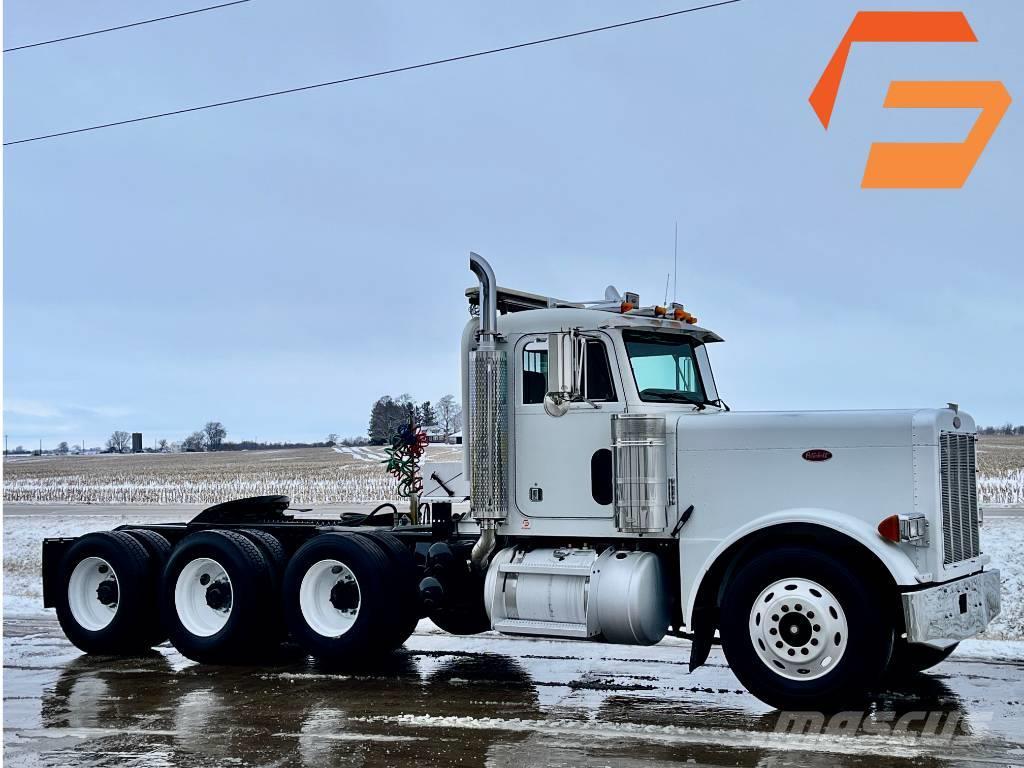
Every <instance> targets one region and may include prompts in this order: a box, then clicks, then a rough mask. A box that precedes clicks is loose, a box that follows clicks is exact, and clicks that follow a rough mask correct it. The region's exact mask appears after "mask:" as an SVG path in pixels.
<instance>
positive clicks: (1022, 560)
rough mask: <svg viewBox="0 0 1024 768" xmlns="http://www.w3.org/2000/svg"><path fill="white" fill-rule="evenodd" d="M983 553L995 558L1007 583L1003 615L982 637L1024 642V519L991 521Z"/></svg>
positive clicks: (985, 528)
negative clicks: (1023, 640)
mask: <svg viewBox="0 0 1024 768" xmlns="http://www.w3.org/2000/svg"><path fill="white" fill-rule="evenodd" d="M981 549H982V551H983V552H985V553H986V554H988V555H990V556H991V557H992V562H991V563H990V564H989V567H991V568H998V569H999V572H1000V576H1001V577H1002V582H1003V591H1002V611H1001V612H1000V614H999V615H998V616H997V617H996V618H995V620H994V621H993V622H992V623H991V624H989V627H988V632H986V633H985V634H984V635H982V637H983V638H986V639H989V640H1022V639H1024V517H991V516H990V517H987V518H986V519H985V524H984V525H983V526H982V528H981Z"/></svg>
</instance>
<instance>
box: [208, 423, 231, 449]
mask: <svg viewBox="0 0 1024 768" xmlns="http://www.w3.org/2000/svg"><path fill="white" fill-rule="evenodd" d="M203 434H204V435H206V447H207V448H208V449H209V450H211V451H216V450H217V449H218V448H220V444H221V443H222V442H224V438H225V437H227V436H228V431H227V430H226V429H224V425H223V424H221V423H220V422H219V421H208V422H206V426H205V427H203Z"/></svg>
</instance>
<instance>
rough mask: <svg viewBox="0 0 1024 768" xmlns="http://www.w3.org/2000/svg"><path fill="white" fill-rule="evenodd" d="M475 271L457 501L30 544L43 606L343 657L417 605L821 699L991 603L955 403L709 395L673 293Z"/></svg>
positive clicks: (200, 522)
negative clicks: (810, 408)
mask: <svg viewBox="0 0 1024 768" xmlns="http://www.w3.org/2000/svg"><path fill="white" fill-rule="evenodd" d="M470 268H471V269H472V271H473V272H474V273H475V274H476V275H477V277H478V280H479V284H478V286H477V287H475V288H473V289H470V290H469V291H467V296H468V298H469V303H470V309H471V314H473V315H475V316H474V317H471V319H470V322H469V323H468V325H467V326H466V329H465V332H464V333H463V336H462V364H463V370H462V396H463V404H464V413H465V414H466V418H465V424H464V429H463V434H464V446H465V450H464V459H463V466H462V467H461V468H458V471H455V472H450V473H449V474H448V476H447V482H442V483H441V484H442V485H443V486H444V487H445V488H446V489H447V490H448V492H449V493H451V494H453V495H454V494H455V491H454V490H452V488H453V487H454V486H456V485H458V484H459V483H466V488H467V489H468V495H469V500H470V505H469V510H468V513H465V512H459V511H455V508H454V507H453V505H452V504H451V502H450V501H443V500H442V501H434V502H432V503H431V504H430V505H429V507H430V508H429V510H427V509H423V510H422V513H418V512H417V507H416V505H415V504H414V505H413V506H412V508H411V510H410V513H409V514H399V513H398V510H397V509H395V510H394V512H392V513H385V514H379V513H378V512H377V511H375V512H374V513H371V514H367V515H347V516H343V517H342V519H338V520H324V519H314V518H309V517H306V518H304V517H301V516H297V515H296V514H292V513H290V512H289V500H288V499H287V497H283V496H272V497H258V498H254V499H239V500H234V501H228V502H225V503H222V504H218V505H216V506H213V507H210V508H209V509H206V510H204V511H203V512H202V513H200V514H199V515H198V516H196V517H195V518H194V519H193V520H191V521H189V522H187V523H177V524H160V525H128V526H122V527H120V528H118V529H117V530H115V531H110V532H100V533H91V534H87V535H85V536H82V537H80V538H77V539H69V538H62V539H47V540H46V541H44V543H43V580H44V590H43V591H44V603H45V605H46V606H48V607H55V608H56V609H57V615H58V617H59V620H60V623H61V626H62V628H63V629H64V631H65V633H66V634H67V636H68V638H69V639H70V640H71V641H72V642H73V643H74V644H75V645H77V646H78V647H79V648H81V649H82V650H84V651H86V652H91V653H102V654H130V653H135V652H138V651H140V650H143V649H147V648H149V647H150V646H152V645H154V644H157V643H160V642H162V641H164V640H166V639H168V638H169V639H170V641H171V642H172V643H173V644H174V646H175V647H176V648H177V649H178V650H179V651H180V652H181V653H182V654H184V655H185V656H187V657H189V658H192V659H195V660H197V661H200V662H210V663H226V662H258V661H260V660H261V659H263V658H266V657H267V656H268V654H269V653H270V652H271V651H272V650H273V649H274V648H275V647H277V646H279V645H280V644H281V643H282V642H285V641H290V642H293V643H297V644H298V645H300V646H301V647H302V648H304V649H305V650H306V651H307V652H308V653H309V654H311V655H313V656H315V657H317V658H319V659H320V660H321V661H323V662H326V663H333V664H340V665H352V664H358V663H359V661H360V660H362V659H365V658H366V657H367V656H368V655H371V654H380V653H387V652H390V651H392V650H393V649H395V648H397V647H398V646H400V645H401V644H402V643H403V642H404V641H405V640H406V639H407V638H408V637H409V635H410V634H411V632H412V631H413V628H414V627H415V626H416V623H417V621H418V620H419V619H421V618H422V617H424V616H428V617H430V618H431V619H432V620H433V621H434V622H435V623H436V624H437V625H438V626H440V627H441V628H442V629H444V630H447V631H450V632H452V633H455V634H470V633H476V632H482V631H487V630H495V631H497V632H501V633H508V634H514V635H527V636H536V637H555V638H567V639H573V640H579V641H594V640H596V641H601V642H607V643H624V644H635V645H650V644H654V643H657V642H659V641H660V640H661V639H662V638H663V637H665V636H666V635H667V634H672V635H679V636H685V637H689V638H690V639H691V640H692V643H691V646H690V658H689V664H690V668H691V669H695V668H697V667H699V666H700V665H701V664H703V663H704V661H705V660H706V659H707V656H708V653H709V651H710V648H711V646H712V644H713V643H714V642H721V644H722V647H723V650H724V652H725V655H726V657H727V659H728V662H729V664H730V666H731V667H732V669H733V670H734V672H735V673H736V675H737V677H738V678H739V679H740V681H741V682H742V683H743V684H744V685H745V686H746V687H747V688H748V689H749V690H750V691H751V692H752V693H753V694H754V695H756V696H758V697H759V698H761V699H762V700H763V701H765V702H767V703H769V704H771V705H773V706H777V707H785V708H801V709H831V708H835V707H846V706H851V705H855V704H858V703H860V702H862V701H864V700H865V698H866V697H867V696H869V695H870V693H871V692H873V691H875V690H876V689H878V688H879V686H880V685H882V684H883V683H884V681H885V679H886V678H887V677H888V676H892V675H902V674H906V673H910V672H916V671H920V670H924V669H926V668H928V667H931V666H933V665H935V664H937V663H938V662H940V661H941V660H942V659H944V658H945V657H946V656H948V655H949V654H950V653H951V652H952V650H953V649H954V648H955V647H956V644H957V642H958V641H959V640H961V639H964V638H967V637H971V636H973V635H975V634H977V633H978V632H980V631H982V630H984V628H985V627H986V625H987V624H988V623H989V621H990V620H991V619H992V618H993V617H994V616H995V615H996V614H997V613H998V612H999V586H1000V583H999V573H998V571H995V570H991V569H986V568H985V566H986V564H987V562H988V560H987V557H986V556H985V555H983V554H982V552H981V549H980V540H979V525H980V523H981V520H980V518H979V510H978V498H977V491H976V482H975V441H976V436H975V425H974V421H973V420H972V419H971V417H970V416H968V415H967V414H966V413H963V412H961V411H960V410H959V409H958V408H957V406H955V405H953V404H950V405H949V406H948V407H945V408H938V409H915V410H892V411H831V412H827V411H826V412H751V413H742V412H736V411H730V410H729V408H728V406H727V405H726V404H725V402H724V401H723V400H722V399H721V398H720V396H719V393H718V390H717V387H716V384H715V379H714V375H713V373H712V370H711V364H710V359H709V355H708V347H709V346H710V345H712V344H714V343H718V342H720V341H721V339H720V338H719V337H718V336H717V335H716V334H715V333H714V332H713V331H710V330H708V329H706V328H704V327H702V326H700V325H697V319H696V318H695V317H693V316H692V315H691V314H689V313H688V312H687V311H686V309H685V308H684V307H682V306H681V305H675V304H673V305H670V306H668V307H657V306H656V307H648V308H642V307H640V306H639V300H638V297H636V296H635V295H633V294H626V295H625V296H624V297H623V296H620V295H619V294H618V292H617V291H615V289H613V288H609V289H608V290H607V291H606V293H605V298H604V299H603V300H600V301H593V302H569V301H561V300H557V299H553V298H550V297H545V296H538V295H534V294H528V293H524V292H520V291H513V290H506V289H500V288H498V286H497V283H496V282H495V278H494V274H493V271H492V270H491V267H490V266H489V265H488V264H487V262H486V261H485V260H484V259H482V258H480V257H479V256H477V255H475V254H471V256H470ZM432 475H433V476H434V477H438V476H437V474H436V473H432ZM460 475H461V477H460ZM438 479H440V478H438ZM456 500H459V499H458V498H456Z"/></svg>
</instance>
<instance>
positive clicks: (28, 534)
mask: <svg viewBox="0 0 1024 768" xmlns="http://www.w3.org/2000/svg"><path fill="white" fill-rule="evenodd" d="M180 518H181V514H180V513H174V514H166V513H159V512H157V513H153V512H149V511H147V512H146V513H145V514H140V513H139V511H138V510H137V509H127V510H125V514H123V515H96V516H85V515H75V516H68V517H65V516H63V515H61V516H57V515H53V516H48V515H45V514H38V515H31V516H28V515H25V516H12V515H7V514H5V515H4V548H3V554H4V616H7V615H26V614H28V615H31V614H38V613H42V612H43V585H42V576H41V573H42V559H43V547H42V541H43V539H47V538H58V537H61V536H81V535H82V534H85V533H89V532H91V531H109V530H110V529H111V528H116V527H117V526H119V525H125V524H127V523H140V522H146V523H172V522H179V521H180Z"/></svg>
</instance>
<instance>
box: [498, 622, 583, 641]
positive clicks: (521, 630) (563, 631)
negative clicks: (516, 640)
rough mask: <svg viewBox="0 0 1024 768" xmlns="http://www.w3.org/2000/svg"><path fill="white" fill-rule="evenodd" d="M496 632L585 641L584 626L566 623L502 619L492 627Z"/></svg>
mask: <svg viewBox="0 0 1024 768" xmlns="http://www.w3.org/2000/svg"><path fill="white" fill-rule="evenodd" d="M494 629H495V631H497V632H507V633H508V634H510V635H540V636H542V637H574V638H577V639H583V640H585V639H587V638H588V637H590V635H589V634H587V625H586V624H574V623H572V622H568V621H533V620H531V619H502V620H501V621H499V622H497V623H496V624H495V625H494Z"/></svg>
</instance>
